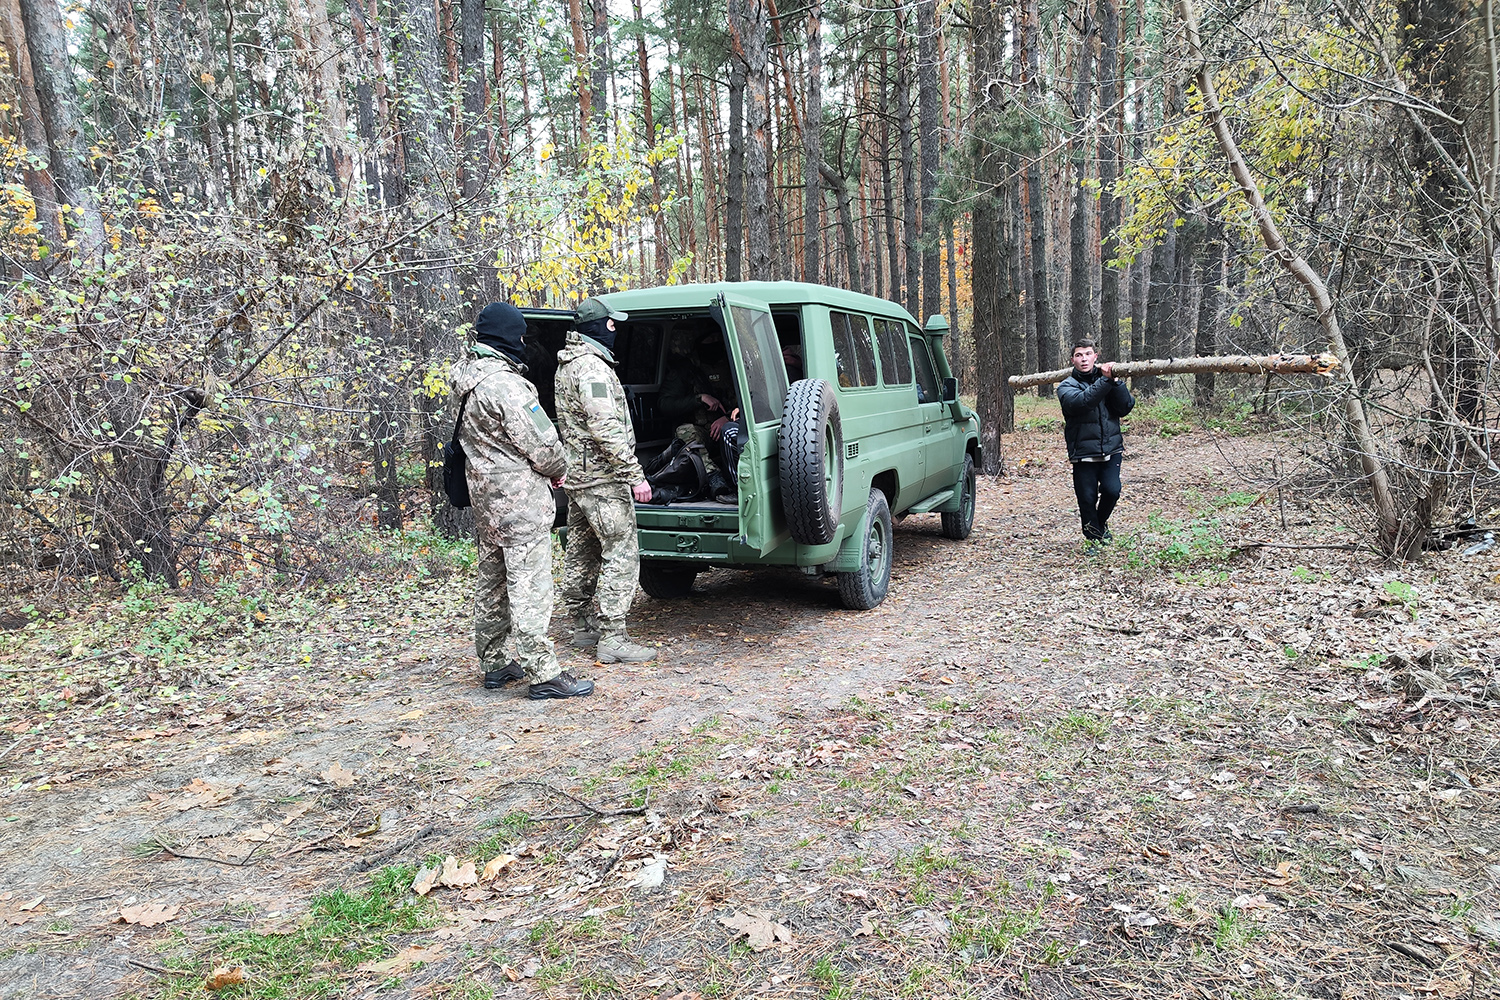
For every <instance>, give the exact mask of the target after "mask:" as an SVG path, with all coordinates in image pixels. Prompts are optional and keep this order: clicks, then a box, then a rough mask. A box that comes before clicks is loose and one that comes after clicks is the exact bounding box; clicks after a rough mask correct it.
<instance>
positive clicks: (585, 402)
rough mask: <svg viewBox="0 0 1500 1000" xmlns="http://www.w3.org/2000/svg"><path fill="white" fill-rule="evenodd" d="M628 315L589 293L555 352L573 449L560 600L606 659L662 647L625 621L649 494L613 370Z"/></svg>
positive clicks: (565, 434) (568, 444)
mask: <svg viewBox="0 0 1500 1000" xmlns="http://www.w3.org/2000/svg"><path fill="white" fill-rule="evenodd" d="M625 319H626V314H625V313H622V312H617V311H614V310H611V309H610V308H609V307H608V306H607V305H605V304H604V302H603V301H601V300H599V299H595V298H589V299H584V300H583V301H582V302H581V303H579V305H578V313H577V318H576V322H575V328H574V329H572V330H569V331H568V337H567V340H566V342H565V343H564V344H563V349H562V350H561V351H559V352H558V354H557V383H556V389H557V422H558V426H559V429H560V430H561V431H562V439H563V447H564V448H565V449H566V451H567V456H568V547H567V550H566V552H565V553H564V556H563V601H564V603H565V604H566V605H567V608H568V612H569V614H570V615H571V616H572V620H573V644H574V645H575V646H579V647H588V646H593V647H594V652H595V655H596V656H597V657H598V658H599V659H600V660H601V661H603V662H605V663H617V662H624V663H645V662H647V661H649V660H652V659H655V657H656V651H655V650H653V649H650V648H648V647H646V646H642V645H640V644H639V643H635V642H632V641H631V639H630V635H629V633H628V632H627V631H626V628H625V615H626V613H627V612H629V611H630V603H631V601H633V600H634V599H635V581H636V576H637V574H638V572H639V565H638V561H637V556H638V552H639V549H638V547H637V544H636V536H635V502H634V501H637V500H639V501H640V502H642V503H645V502H646V501H647V500H650V499H651V484H650V483H648V482H646V475H645V473H644V472H642V471H641V463H640V461H639V460H638V459H637V458H636V454H635V429H634V428H633V427H631V425H630V410H629V408H628V406H627V405H626V402H625V390H624V388H623V387H622V386H621V385H620V379H619V376H617V375H616V374H615V370H614V364H615V358H614V354H613V353H612V351H613V350H614V344H615V321H616V320H620V321H624V320H625ZM596 600H597V601H598V609H599V611H598V616H597V617H595V614H594V602H595V601H596Z"/></svg>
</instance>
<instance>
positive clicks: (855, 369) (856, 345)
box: [828, 312, 876, 389]
mask: <svg viewBox="0 0 1500 1000" xmlns="http://www.w3.org/2000/svg"><path fill="white" fill-rule="evenodd" d="M828 322H829V325H830V326H832V327H833V356H834V359H835V360H836V361H837V362H838V368H839V385H840V386H842V387H844V388H845V389H849V388H853V387H855V386H862V385H874V384H875V382H876V379H875V350H874V348H873V347H872V346H871V345H870V324H869V322H868V321H867V320H866V319H865V318H864V317H863V316H851V315H850V314H849V313H845V312H830V313H829V314H828Z"/></svg>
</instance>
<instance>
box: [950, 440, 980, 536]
mask: <svg viewBox="0 0 1500 1000" xmlns="http://www.w3.org/2000/svg"><path fill="white" fill-rule="evenodd" d="M974 486H975V479H974V456H973V455H965V456H964V474H963V475H962V476H960V477H959V480H958V488H959V489H960V490H962V491H963V493H962V495H961V496H960V497H959V501H958V510H956V511H954V512H953V513H952V514H944V515H943V537H944V538H952V539H956V540H957V541H960V542H961V541H963V540H964V539H965V538H968V537H969V532H971V531H973V530H974Z"/></svg>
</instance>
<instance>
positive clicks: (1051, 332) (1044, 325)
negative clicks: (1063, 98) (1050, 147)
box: [1023, 0, 1061, 396]
mask: <svg viewBox="0 0 1500 1000" xmlns="http://www.w3.org/2000/svg"><path fill="white" fill-rule="evenodd" d="M1024 38H1025V41H1024V43H1023V44H1024V45H1025V47H1026V100H1027V103H1028V104H1029V105H1030V107H1031V113H1032V114H1033V115H1034V116H1035V120H1036V122H1037V124H1038V127H1041V123H1042V122H1043V121H1045V109H1044V108H1043V103H1042V79H1041V43H1042V38H1041V28H1040V21H1039V20H1038V17H1037V0H1026V26H1025V32H1024ZM1039 145H1040V144H1039ZM1041 161H1042V153H1041V151H1040V149H1039V150H1038V151H1037V152H1035V153H1034V154H1032V155H1031V156H1029V157H1028V158H1027V160H1026V188H1027V199H1028V201H1029V206H1028V212H1029V214H1030V236H1031V240H1030V242H1031V285H1030V288H1029V291H1030V292H1031V297H1032V298H1033V299H1035V301H1036V306H1035V309H1036V340H1035V343H1036V364H1037V366H1038V367H1048V368H1050V367H1051V366H1053V365H1055V364H1057V363H1058V360H1059V359H1060V356H1061V355H1060V351H1059V348H1058V345H1057V328H1056V326H1054V325H1053V318H1052V294H1051V289H1050V287H1049V286H1048V282H1049V281H1050V275H1049V271H1050V270H1051V268H1050V267H1049V266H1048V261H1047V213H1046V207H1045V206H1046V192H1045V191H1044V190H1043V187H1042V183H1043V182H1042V177H1043V174H1042V162H1041ZM1040 391H1041V394H1042V395H1044V396H1047V395H1051V392H1052V390H1051V389H1050V388H1048V387H1047V386H1043V387H1042V388H1041V390H1040Z"/></svg>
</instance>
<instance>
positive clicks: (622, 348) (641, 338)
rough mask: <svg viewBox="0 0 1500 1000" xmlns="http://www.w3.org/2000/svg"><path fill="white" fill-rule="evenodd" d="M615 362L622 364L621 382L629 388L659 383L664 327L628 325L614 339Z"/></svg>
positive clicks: (636, 323) (637, 323)
mask: <svg viewBox="0 0 1500 1000" xmlns="http://www.w3.org/2000/svg"><path fill="white" fill-rule="evenodd" d="M614 353H615V358H616V359H617V360H618V361H619V362H620V368H619V371H620V381H621V382H623V383H625V384H626V385H652V384H654V383H655V382H656V362H657V357H658V356H659V355H660V354H661V324H660V323H657V322H651V321H647V322H644V323H642V322H634V323H626V324H625V325H624V328H623V329H621V330H620V332H619V335H618V336H616V337H615V352H614Z"/></svg>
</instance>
